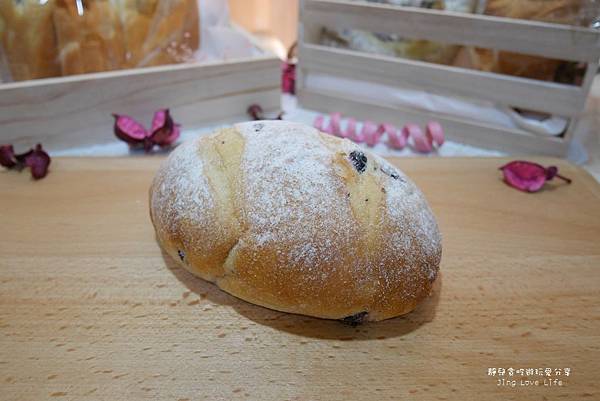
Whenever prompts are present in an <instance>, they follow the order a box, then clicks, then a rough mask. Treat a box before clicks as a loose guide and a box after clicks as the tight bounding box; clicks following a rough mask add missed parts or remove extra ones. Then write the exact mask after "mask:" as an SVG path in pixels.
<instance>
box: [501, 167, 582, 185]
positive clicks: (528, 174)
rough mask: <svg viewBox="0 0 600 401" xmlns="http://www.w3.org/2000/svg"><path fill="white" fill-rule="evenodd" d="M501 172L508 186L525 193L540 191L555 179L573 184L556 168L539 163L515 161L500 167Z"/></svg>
mask: <svg viewBox="0 0 600 401" xmlns="http://www.w3.org/2000/svg"><path fill="white" fill-rule="evenodd" d="M500 170H502V173H503V174H504V181H505V182H506V183H507V184H508V185H510V186H511V187H513V188H516V189H519V190H521V191H525V192H537V191H539V190H540V189H541V188H542V187H543V186H544V184H545V183H546V181H550V180H551V179H553V178H554V177H557V178H560V179H562V180H564V181H566V182H567V183H569V184H570V183H571V180H570V179H569V178H566V177H563V176H562V175H560V174H558V168H557V167H556V166H550V167H548V168H545V167H544V166H542V165H540V164H537V163H533V162H528V161H523V160H515V161H512V162H510V163H508V164H505V165H504V166H502V167H500Z"/></svg>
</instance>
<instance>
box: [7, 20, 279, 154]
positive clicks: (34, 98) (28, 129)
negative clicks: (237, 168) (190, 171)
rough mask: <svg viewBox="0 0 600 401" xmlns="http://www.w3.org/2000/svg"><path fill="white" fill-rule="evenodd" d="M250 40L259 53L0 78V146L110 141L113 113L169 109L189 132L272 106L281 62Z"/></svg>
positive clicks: (142, 116) (145, 115) (143, 114)
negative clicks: (51, 75)
mask: <svg viewBox="0 0 600 401" xmlns="http://www.w3.org/2000/svg"><path fill="white" fill-rule="evenodd" d="M235 28H236V29H237V30H239V31H240V33H242V34H243V35H245V36H247V37H250V35H249V34H247V33H246V32H243V31H242V29H241V28H239V27H235ZM252 44H253V45H254V46H255V47H256V48H257V49H258V50H259V53H260V54H259V55H257V56H253V57H248V58H235V59H228V60H224V61H210V62H197V63H187V64H174V65H165V66H158V67H147V68H136V69H127V70H118V71H110V72H101V73H92V74H82V75H74V76H67V77H58V78H46V79H37V80H29V81H22V82H14V83H0V125H2V130H1V131H0V143H13V144H14V145H16V146H23V147H28V146H31V144H33V143H35V142H43V144H44V148H46V149H49V150H61V149H66V148H70V147H75V146H86V145H96V144H102V143H106V142H110V141H112V140H114V136H113V133H112V125H113V119H112V117H111V114H112V113H119V114H128V115H132V116H135V117H136V119H139V120H140V121H150V120H151V118H152V113H153V112H154V110H156V109H158V108H163V107H168V108H170V109H171V111H172V115H173V116H174V118H175V119H176V121H177V122H178V123H180V124H181V125H182V126H183V127H184V129H192V128H200V127H202V126H205V125H214V124H219V123H222V122H229V123H230V122H232V121H242V120H246V119H247V116H246V108H247V107H248V106H249V105H250V104H253V103H258V104H260V105H261V106H262V107H263V109H264V110H265V111H272V110H276V109H279V104H280V60H279V59H278V58H277V57H276V56H275V55H274V54H272V53H271V52H270V51H269V50H267V49H265V48H263V47H261V45H260V44H259V43H258V41H256V40H254V39H252Z"/></svg>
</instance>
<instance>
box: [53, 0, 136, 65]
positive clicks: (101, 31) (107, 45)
mask: <svg viewBox="0 0 600 401" xmlns="http://www.w3.org/2000/svg"><path fill="white" fill-rule="evenodd" d="M53 17H54V18H53V20H54V28H55V33H56V39H57V43H58V60H59V64H60V67H61V73H62V75H72V74H83V73H89V72H100V71H110V70H116V69H120V68H123V67H124V65H125V45H124V40H123V30H122V28H121V21H120V18H119V15H118V13H117V9H116V7H115V5H114V4H113V3H112V2H109V1H107V0H87V1H85V2H84V1H81V0H57V2H56V7H55V9H54V13H53Z"/></svg>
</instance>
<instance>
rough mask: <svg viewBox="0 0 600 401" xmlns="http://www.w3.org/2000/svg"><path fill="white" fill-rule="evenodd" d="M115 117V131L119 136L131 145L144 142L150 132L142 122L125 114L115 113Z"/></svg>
mask: <svg viewBox="0 0 600 401" xmlns="http://www.w3.org/2000/svg"><path fill="white" fill-rule="evenodd" d="M113 117H114V118H115V125H114V132H115V135H116V136H117V138H119V139H120V140H122V141H125V142H127V143H128V144H130V145H138V144H141V143H142V142H144V138H146V137H147V136H148V132H147V131H146V128H144V126H143V125H142V124H140V123H139V122H137V121H136V120H135V119H133V118H131V117H129V116H125V115H118V114H113Z"/></svg>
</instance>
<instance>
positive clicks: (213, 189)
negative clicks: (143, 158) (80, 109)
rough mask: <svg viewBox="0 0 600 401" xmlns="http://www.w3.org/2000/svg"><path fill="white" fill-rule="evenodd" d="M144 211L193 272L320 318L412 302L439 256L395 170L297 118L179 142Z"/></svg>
mask: <svg viewBox="0 0 600 401" xmlns="http://www.w3.org/2000/svg"><path fill="white" fill-rule="evenodd" d="M363 156H364V158H362V157H363ZM365 162H366V163H365ZM150 213H151V216H152V220H153V223H154V226H155V228H156V232H157V238H158V240H159V242H160V243H161V245H162V246H163V248H164V249H165V250H166V251H167V252H168V253H169V254H170V255H171V256H173V257H174V258H175V259H176V260H178V261H180V262H181V263H182V265H183V266H184V267H185V268H186V269H188V270H189V271H191V272H192V273H194V274H196V275H198V276H200V277H202V278H204V279H207V280H210V281H213V282H215V283H216V284H217V285H218V286H219V287H220V288H222V289H223V290H225V291H227V292H229V293H231V294H233V295H235V296H237V297H239V298H242V299H244V300H247V301H249V302H252V303H255V304H258V305H262V306H266V307H268V308H272V309H277V310H281V311H286V312H292V313H300V314H305V315H310V316H317V317H322V318H331V319H342V318H345V317H348V316H353V315H357V314H361V313H363V312H367V314H366V316H362V315H361V316H362V318H364V319H365V320H382V319H386V318H390V317H393V316H397V315H401V314H404V313H407V312H409V311H411V310H412V309H414V307H415V306H416V305H417V303H418V302H419V301H420V300H421V299H423V298H424V297H426V296H427V295H428V294H429V292H430V290H431V285H432V283H433V281H434V280H435V277H436V275H437V271H438V267H439V262H440V258H441V240H440V235H439V231H438V229H437V225H436V222H435V219H434V217H433V214H432V213H431V210H430V209H429V207H428V205H427V203H426V201H425V199H424V198H423V196H422V194H421V193H420V192H419V190H418V189H417V188H416V187H415V186H414V184H413V183H412V182H411V181H410V180H409V179H408V178H407V177H406V176H405V175H404V174H402V173H401V172H400V171H398V170H397V169H395V168H394V167H393V166H391V165H390V164H389V163H387V162H386V161H385V160H383V159H380V158H379V157H377V156H374V155H372V154H370V153H368V152H365V151H363V150H362V149H361V148H359V147H358V146H357V145H355V144H353V143H351V142H349V141H346V140H344V141H342V140H340V139H337V138H333V137H330V136H327V135H325V134H321V133H318V132H317V131H316V130H314V129H312V128H310V127H306V126H303V125H300V124H296V123H289V122H266V121H263V122H256V123H245V124H238V125H236V126H235V128H233V129H227V130H223V131H220V132H218V133H216V134H215V135H213V136H210V137H204V138H202V139H198V140H195V141H193V142H190V143H186V144H184V145H182V146H181V147H180V148H178V149H176V150H175V151H174V152H173V154H172V155H171V156H170V157H169V159H168V160H167V161H166V162H165V164H164V165H163V166H162V167H161V169H160V170H159V172H158V173H157V175H156V178H155V180H154V182H153V185H152V188H151V190H150Z"/></svg>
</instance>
